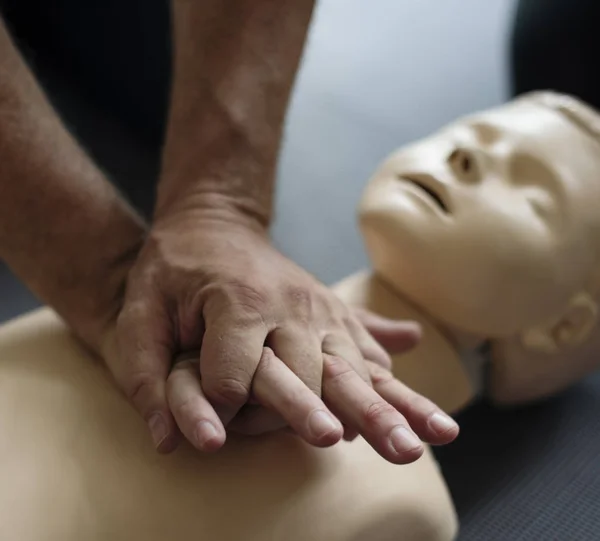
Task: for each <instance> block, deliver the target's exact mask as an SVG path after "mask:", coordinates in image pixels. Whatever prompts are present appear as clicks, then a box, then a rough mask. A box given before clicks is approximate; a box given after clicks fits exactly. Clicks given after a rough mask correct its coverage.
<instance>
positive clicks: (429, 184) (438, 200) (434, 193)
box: [401, 175, 450, 214]
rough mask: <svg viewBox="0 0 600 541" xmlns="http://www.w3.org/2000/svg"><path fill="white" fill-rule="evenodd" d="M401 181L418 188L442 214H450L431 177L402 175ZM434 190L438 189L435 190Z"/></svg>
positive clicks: (437, 184)
mask: <svg viewBox="0 0 600 541" xmlns="http://www.w3.org/2000/svg"><path fill="white" fill-rule="evenodd" d="M401 179H402V180H404V181H405V182H409V183H410V184H412V185H413V186H415V187H417V188H419V189H420V190H421V191H422V192H423V193H425V194H426V195H427V196H428V197H429V198H430V199H431V200H432V202H433V203H435V204H436V205H437V206H438V207H439V208H440V209H441V211H442V212H444V213H445V214H448V213H449V212H450V210H449V209H448V205H447V204H446V202H445V201H444V199H443V198H442V195H441V194H440V193H439V192H440V191H442V190H440V189H439V183H438V182H437V180H435V179H434V178H433V177H430V176H429V175H402V176H401ZM436 188H438V189H437V190H436Z"/></svg>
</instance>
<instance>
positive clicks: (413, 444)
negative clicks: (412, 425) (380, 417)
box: [390, 426, 421, 453]
mask: <svg viewBox="0 0 600 541" xmlns="http://www.w3.org/2000/svg"><path fill="white" fill-rule="evenodd" d="M390 441H391V443H392V447H393V448H394V450H395V451H396V452H397V453H406V452H407V451H413V450H414V449H418V448H419V447H421V440H419V438H417V437H416V436H415V435H414V434H413V433H412V432H411V431H410V430H408V429H407V428H405V427H403V426H397V427H395V428H393V429H392V431H391V432H390Z"/></svg>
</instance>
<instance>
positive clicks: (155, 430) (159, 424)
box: [148, 413, 167, 448]
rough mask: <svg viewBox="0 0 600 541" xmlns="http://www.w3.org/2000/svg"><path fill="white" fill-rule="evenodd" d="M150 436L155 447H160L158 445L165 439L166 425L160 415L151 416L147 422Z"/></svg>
mask: <svg viewBox="0 0 600 541" xmlns="http://www.w3.org/2000/svg"><path fill="white" fill-rule="evenodd" d="M148 426H149V427H150V434H152V441H153V442H154V446H155V447H157V448H158V447H160V444H161V443H162V442H163V441H165V440H166V439H167V423H165V420H164V419H163V417H162V415H161V414H160V413H155V414H154V415H152V416H151V417H150V419H149V421H148Z"/></svg>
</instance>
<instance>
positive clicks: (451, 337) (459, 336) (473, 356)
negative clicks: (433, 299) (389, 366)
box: [372, 273, 490, 392]
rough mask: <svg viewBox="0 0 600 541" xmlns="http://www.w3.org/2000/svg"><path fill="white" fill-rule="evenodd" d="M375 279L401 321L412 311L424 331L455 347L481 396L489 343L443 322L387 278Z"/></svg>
mask: <svg viewBox="0 0 600 541" xmlns="http://www.w3.org/2000/svg"><path fill="white" fill-rule="evenodd" d="M372 279H373V280H374V281H376V282H378V283H379V284H380V286H381V287H383V288H384V289H385V290H386V291H387V293H388V294H389V295H390V296H391V297H393V304H395V305H396V306H397V307H398V308H399V310H398V316H399V317H402V315H403V314H405V313H406V312H407V311H408V312H409V313H410V314H411V317H412V318H413V319H414V320H415V321H417V322H418V323H420V324H421V325H423V327H428V328H434V329H435V330H436V331H437V332H438V333H439V334H440V335H441V336H443V337H444V338H445V339H446V340H447V341H448V342H449V343H450V344H451V345H452V347H453V348H454V349H455V350H456V351H457V353H458V354H459V355H460V357H461V359H462V361H463V364H464V366H465V369H466V370H467V372H468V373H469V375H470V378H471V380H472V383H473V386H474V388H475V389H477V390H478V391H479V392H481V391H482V389H483V385H484V371H485V366H486V364H487V361H488V360H489V358H488V357H489V351H488V350H489V345H490V344H489V340H488V339H487V338H486V337H484V336H478V335H476V334H473V333H469V332H466V331H464V330H461V329H458V328H456V327H453V326H452V325H448V324H446V323H444V322H441V321H440V320H438V319H437V318H435V317H433V316H432V315H431V314H429V313H428V312H427V311H426V310H424V309H423V308H422V307H421V306H419V305H418V304H417V303H415V302H413V301H412V300H410V298H409V297H408V295H406V294H404V293H403V292H402V291H400V290H398V289H397V288H395V287H394V286H392V285H391V284H390V283H389V282H388V281H387V280H385V278H383V277H381V276H379V275H377V274H375V273H374V274H373V276H372ZM424 339H425V340H426V339H427V337H426V336H425V337H424Z"/></svg>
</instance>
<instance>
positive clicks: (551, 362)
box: [337, 92, 600, 411]
mask: <svg viewBox="0 0 600 541" xmlns="http://www.w3.org/2000/svg"><path fill="white" fill-rule="evenodd" d="M599 208H600V117H599V116H598V114H597V113H596V112H595V111H592V110H591V109H590V108H589V107H587V106H586V105H584V104H582V103H581V102H579V101H577V100H575V99H572V98H570V97H567V96H561V95H557V94H553V93H547V92H544V93H535V94H529V95H526V96H523V97H521V98H520V99H518V100H515V101H513V102H511V103H510V104H508V105H505V106H503V107H499V108H496V109H492V110H488V111H485V112H483V113H478V114H475V115H472V116H470V117H467V118H463V119H461V120H459V121H457V122H455V123H454V124H452V125H449V126H447V127H446V128H444V129H443V130H441V131H439V132H437V133H436V134H434V135H433V136H432V137H429V138H427V139H424V140H422V141H419V142H417V143H415V144H413V145H410V146H407V147H404V148H402V149H401V150H399V151H398V152H396V153H393V154H392V155H391V156H390V157H389V158H388V159H387V160H386V161H385V162H384V163H383V164H382V165H381V167H380V168H379V169H378V170H377V171H376V172H375V174H374V176H373V177H372V179H371V180H370V182H369V183H368V185H367V187H366V190H365V192H364V195H363V197H362V200H361V204H360V209H359V216H360V225H361V229H362V232H363V237H364V240H365V245H366V248H367V252H368V254H369V257H370V260H371V262H372V272H370V273H366V274H361V275H359V276H353V277H350V278H348V279H346V280H345V281H343V282H342V283H340V284H338V286H337V291H338V293H339V294H340V296H342V297H343V298H345V299H346V300H348V301H349V302H353V303H359V304H363V305H367V306H370V307H371V308H372V309H374V310H375V311H379V312H383V313H385V315H387V316H390V317H412V318H414V319H416V320H417V321H420V322H421V323H422V324H423V326H424V339H423V343H422V345H421V346H420V347H418V348H417V349H416V350H415V351H414V352H413V353H412V354H411V355H408V356H406V357H400V358H398V359H396V360H395V365H394V369H395V372H396V373H397V375H398V376H399V377H401V378H402V379H403V380H404V381H405V382H406V383H407V384H408V385H411V386H413V387H414V388H415V390H417V391H421V392H423V393H424V394H426V395H428V396H429V397H430V398H432V399H433V400H437V401H438V402H439V403H440V405H441V406H443V407H445V408H446V409H447V410H449V411H456V410H458V409H459V408H461V407H462V406H464V405H465V404H466V403H468V402H469V401H470V400H471V399H472V398H473V397H475V396H476V395H478V394H480V393H483V394H486V395H487V396H488V397H489V398H490V399H491V400H492V401H495V402H496V403H504V404H510V403H519V402H524V401H528V400H534V399H538V398H542V397H545V396H548V395H549V394H552V393H555V392H558V391H560V390H562V389H563V388H565V387H567V386H568V385H570V384H572V383H573V382H575V381H576V380H578V379H580V378H581V377H582V376H583V375H585V374H587V373H588V372H590V371H591V370H593V369H594V368H596V359H597V356H596V355H594V352H598V351H599V348H600V338H599V335H600V332H599V331H598V328H597V327H598V293H599V291H598V289H599V286H600V272H599V271H600V212H599V211H598V209H599Z"/></svg>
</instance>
